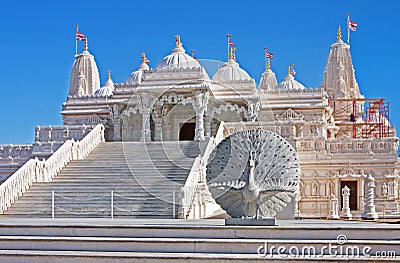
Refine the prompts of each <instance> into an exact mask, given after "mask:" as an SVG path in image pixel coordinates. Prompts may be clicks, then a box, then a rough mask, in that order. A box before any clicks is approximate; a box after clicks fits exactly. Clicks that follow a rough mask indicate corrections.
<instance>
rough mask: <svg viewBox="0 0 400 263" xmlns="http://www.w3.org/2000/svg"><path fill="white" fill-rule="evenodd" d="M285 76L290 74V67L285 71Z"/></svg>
mask: <svg viewBox="0 0 400 263" xmlns="http://www.w3.org/2000/svg"><path fill="white" fill-rule="evenodd" d="M287 74H288V75H289V74H290V66H289V67H288V69H287Z"/></svg>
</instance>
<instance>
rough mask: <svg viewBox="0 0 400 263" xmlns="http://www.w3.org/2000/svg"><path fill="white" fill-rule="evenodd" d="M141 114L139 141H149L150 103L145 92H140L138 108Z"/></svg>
mask: <svg viewBox="0 0 400 263" xmlns="http://www.w3.org/2000/svg"><path fill="white" fill-rule="evenodd" d="M139 112H140V113H141V114H142V131H141V136H140V141H142V142H149V141H151V130H150V115H151V103H150V98H149V95H148V94H147V93H145V92H143V93H140V110H139Z"/></svg>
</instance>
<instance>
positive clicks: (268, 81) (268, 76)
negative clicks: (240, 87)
mask: <svg viewBox="0 0 400 263" xmlns="http://www.w3.org/2000/svg"><path fill="white" fill-rule="evenodd" d="M276 85H278V82H277V81H276V76H275V73H274V72H273V71H272V70H271V69H270V68H267V69H266V70H265V71H264V73H263V74H262V75H261V79H260V85H259V86H258V88H259V89H262V90H268V91H271V90H274V89H275V87H276Z"/></svg>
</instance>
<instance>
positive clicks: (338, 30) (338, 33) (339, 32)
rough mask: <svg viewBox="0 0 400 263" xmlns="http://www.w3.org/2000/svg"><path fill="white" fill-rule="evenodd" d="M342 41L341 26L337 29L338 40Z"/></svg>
mask: <svg viewBox="0 0 400 263" xmlns="http://www.w3.org/2000/svg"><path fill="white" fill-rule="evenodd" d="M341 39H342V31H341V30H340V26H339V27H338V29H337V40H341Z"/></svg>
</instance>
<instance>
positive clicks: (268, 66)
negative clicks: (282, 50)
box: [267, 59, 271, 69]
mask: <svg viewBox="0 0 400 263" xmlns="http://www.w3.org/2000/svg"><path fill="white" fill-rule="evenodd" d="M270 68H271V59H267V69H270Z"/></svg>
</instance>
